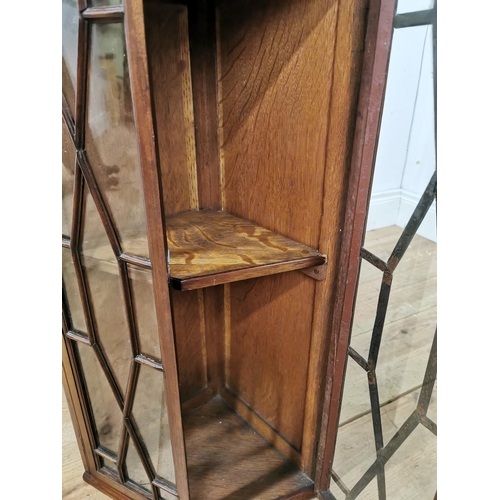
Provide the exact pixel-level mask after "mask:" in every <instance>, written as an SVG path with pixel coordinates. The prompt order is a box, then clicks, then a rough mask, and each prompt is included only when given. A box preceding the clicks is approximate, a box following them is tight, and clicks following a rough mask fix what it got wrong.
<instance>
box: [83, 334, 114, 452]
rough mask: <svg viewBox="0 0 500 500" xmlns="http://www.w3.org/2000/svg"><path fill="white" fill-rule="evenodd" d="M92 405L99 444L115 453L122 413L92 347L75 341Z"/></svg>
mask: <svg viewBox="0 0 500 500" xmlns="http://www.w3.org/2000/svg"><path fill="white" fill-rule="evenodd" d="M75 345H76V347H77V350H78V353H79V355H80V361H81V365H82V369H83V375H84V379H85V385H86V387H87V391H88V394H89V398H90V403H91V406H92V414H93V416H94V422H95V425H96V429H97V435H98V438H99V445H100V446H102V447H104V448H107V449H108V450H110V451H112V452H114V453H117V452H118V443H119V440H120V433H121V429H122V413H121V411H120V408H119V406H118V403H117V402H116V399H115V397H114V395H113V392H112V391H111V388H110V386H109V384H108V381H107V379H106V377H105V375H104V372H103V370H102V368H101V365H100V364H99V361H98V360H97V357H96V355H95V353H94V350H93V349H92V347H89V346H87V345H84V344H81V343H80V342H75Z"/></svg>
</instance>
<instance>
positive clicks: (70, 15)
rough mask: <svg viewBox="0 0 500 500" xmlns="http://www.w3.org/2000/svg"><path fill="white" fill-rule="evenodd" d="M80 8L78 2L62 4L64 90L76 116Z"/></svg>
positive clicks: (71, 0) (68, 1) (64, 1)
mask: <svg viewBox="0 0 500 500" xmlns="http://www.w3.org/2000/svg"><path fill="white" fill-rule="evenodd" d="M78 18H79V14H78V7H77V5H76V0H63V2H62V88H63V94H64V97H66V100H67V101H68V105H69V107H70V109H71V111H72V113H73V116H75V101H76V100H75V89H76V67H77V53H78Z"/></svg>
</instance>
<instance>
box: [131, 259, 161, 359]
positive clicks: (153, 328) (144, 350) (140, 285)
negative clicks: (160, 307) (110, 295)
mask: <svg viewBox="0 0 500 500" xmlns="http://www.w3.org/2000/svg"><path fill="white" fill-rule="evenodd" d="M128 275H129V278H130V281H129V282H130V290H131V293H132V301H133V305H134V313H135V320H136V327H137V334H138V337H139V350H140V352H141V354H144V355H146V356H152V357H154V358H156V359H161V353H160V342H159V338H158V323H157V321H156V310H155V302H154V294H153V280H152V276H151V271H150V270H149V269H142V268H140V267H137V266H132V265H128Z"/></svg>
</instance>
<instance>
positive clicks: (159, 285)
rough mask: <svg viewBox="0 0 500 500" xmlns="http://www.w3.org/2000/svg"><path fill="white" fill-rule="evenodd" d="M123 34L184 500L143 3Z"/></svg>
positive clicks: (133, 9)
mask: <svg viewBox="0 0 500 500" xmlns="http://www.w3.org/2000/svg"><path fill="white" fill-rule="evenodd" d="M124 8H125V18H124V25H125V38H126V43H127V53H128V60H129V70H130V83H131V92H132V101H133V109H134V118H135V124H136V128H137V136H138V137H137V138H138V146H139V157H140V164H141V172H142V180H143V186H144V192H145V193H147V196H145V204H146V215H147V219H148V242H149V255H150V259H151V264H152V275H153V289H154V295H155V305H156V314H157V322H158V334H159V337H160V349H161V356H162V363H163V366H164V381H165V393H166V400H167V412H168V421H169V424H170V432H171V442H172V450H173V459H174V467H175V475H176V481H177V489H178V493H179V497H180V498H181V499H183V500H187V499H188V498H189V485H188V478H187V465H186V448H185V444H184V436H183V429H182V415H181V407H180V395H179V381H178V369H177V359H176V355H175V341H174V335H175V334H174V327H173V321H172V313H171V309H170V307H169V306H170V305H171V296H170V290H169V277H168V268H167V251H168V247H167V241H166V227H165V221H164V215H163V207H162V199H163V197H162V193H161V180H160V172H159V168H158V163H157V151H156V144H155V140H154V138H155V133H154V127H153V116H152V103H151V95H150V92H149V89H150V85H149V73H148V64H147V52H146V41H145V40H146V39H145V31H144V11H143V5H142V2H136V1H135V0H124Z"/></svg>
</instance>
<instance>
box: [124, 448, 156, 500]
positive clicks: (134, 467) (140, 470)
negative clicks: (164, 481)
mask: <svg viewBox="0 0 500 500" xmlns="http://www.w3.org/2000/svg"><path fill="white" fill-rule="evenodd" d="M126 467H127V475H128V478H129V479H130V480H132V481H133V482H134V483H136V484H138V485H139V486H142V487H143V488H145V489H146V490H148V491H151V483H150V482H149V479H148V476H147V474H146V471H145V470H144V467H143V465H142V462H141V459H140V458H139V454H138V453H137V450H136V449H135V446H134V443H133V442H132V439H130V441H129V445H128V450H127V458H126Z"/></svg>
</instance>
